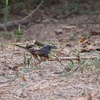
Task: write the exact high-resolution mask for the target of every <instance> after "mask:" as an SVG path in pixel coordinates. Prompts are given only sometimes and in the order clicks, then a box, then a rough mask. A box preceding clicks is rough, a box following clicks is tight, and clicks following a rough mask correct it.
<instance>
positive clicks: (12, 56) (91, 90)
mask: <svg viewBox="0 0 100 100" xmlns="http://www.w3.org/2000/svg"><path fill="white" fill-rule="evenodd" d="M47 20H49V18H47ZM54 21H57V22H56V23H53V22H52V21H51V22H50V23H46V22H45V23H41V24H40V23H39V24H37V23H35V24H33V25H31V26H30V27H29V28H27V29H25V31H24V32H23V34H22V35H21V37H20V41H19V42H18V43H21V44H25V43H27V41H28V42H30V40H31V41H32V40H39V41H41V42H43V43H45V44H55V45H56V46H57V50H58V51H59V52H56V54H57V55H58V56H59V57H61V56H62V57H73V56H75V57H76V56H77V51H76V49H77V50H79V51H80V49H82V44H81V42H80V43H79V41H80V39H81V37H82V36H85V37H86V40H88V39H89V43H90V44H89V45H88V46H97V45H99V46H98V47H100V23H99V22H100V14H81V15H71V16H69V17H67V18H62V19H60V20H56V19H54ZM93 32H94V33H95V34H96V35H91V36H90V34H91V33H93ZM12 33H13V31H12ZM88 36H90V37H88ZM0 41H1V44H2V45H1V46H0V98H1V99H0V100H11V99H12V100H100V63H99V60H100V59H99V60H98V59H96V61H95V60H91V59H88V60H85V63H83V62H84V61H83V60H82V61H80V63H79V62H78V61H73V63H74V64H72V63H71V61H69V60H64V61H62V65H61V64H60V63H59V62H58V61H46V62H42V63H41V64H39V65H37V66H35V64H34V58H32V59H31V60H30V64H29V65H28V64H27V61H25V60H28V59H29V58H30V56H31V55H30V54H29V53H27V51H25V50H23V49H20V48H18V47H15V46H13V43H15V40H14V39H4V38H3V37H2V36H1V37H0ZM55 51H56V50H55ZM52 52H53V51H52ZM99 53H100V52H97V51H93V52H89V53H87V52H86V53H80V55H82V56H83V57H86V56H90V57H91V56H96V57H98V55H99ZM59 57H58V58H59ZM94 61H95V62H94ZM95 63H96V64H95ZM86 64H88V65H86ZM77 66H80V68H79V69H78V70H76V71H75V72H73V69H75V68H77ZM11 68H12V69H11ZM13 68H16V69H13ZM65 68H70V69H71V71H66V70H65ZM63 70H65V71H64V72H63V73H61V74H55V72H61V71H63ZM81 97H83V99H81Z"/></svg>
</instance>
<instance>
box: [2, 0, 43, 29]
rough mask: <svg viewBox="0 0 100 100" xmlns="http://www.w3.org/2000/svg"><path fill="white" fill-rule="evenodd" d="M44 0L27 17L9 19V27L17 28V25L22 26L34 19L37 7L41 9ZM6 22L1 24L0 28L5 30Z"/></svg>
mask: <svg viewBox="0 0 100 100" xmlns="http://www.w3.org/2000/svg"><path fill="white" fill-rule="evenodd" d="M42 3H43V1H42V2H41V3H40V4H39V5H38V6H37V8H36V9H35V10H33V11H32V12H31V13H30V14H29V15H28V16H26V17H25V18H23V19H21V20H17V21H9V22H8V23H7V29H9V30H11V29H12V28H15V27H17V26H19V25H20V26H21V27H24V26H23V25H26V24H28V23H29V22H30V21H32V16H33V14H34V13H35V12H36V10H37V9H39V7H40V6H41V5H42ZM4 27H5V24H0V30H4ZM24 28H25V27H24Z"/></svg>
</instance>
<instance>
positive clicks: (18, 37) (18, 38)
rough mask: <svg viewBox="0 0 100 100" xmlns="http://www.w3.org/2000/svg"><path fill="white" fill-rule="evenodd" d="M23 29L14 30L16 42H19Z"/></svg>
mask: <svg viewBox="0 0 100 100" xmlns="http://www.w3.org/2000/svg"><path fill="white" fill-rule="evenodd" d="M23 31H24V29H21V30H14V37H15V38H16V41H19V40H20V35H22V33H23Z"/></svg>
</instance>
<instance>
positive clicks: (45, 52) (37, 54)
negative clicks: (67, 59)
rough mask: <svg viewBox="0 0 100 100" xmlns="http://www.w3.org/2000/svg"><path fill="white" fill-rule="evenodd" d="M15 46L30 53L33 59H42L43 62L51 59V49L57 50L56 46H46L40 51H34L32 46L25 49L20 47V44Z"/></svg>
mask: <svg viewBox="0 0 100 100" xmlns="http://www.w3.org/2000/svg"><path fill="white" fill-rule="evenodd" d="M15 46H18V47H20V48H23V49H25V50H27V51H28V52H30V53H31V54H32V55H33V57H34V58H35V59H38V60H39V57H40V60H42V61H46V60H47V59H48V58H49V54H50V51H51V49H54V48H56V47H55V46H51V45H46V46H44V47H43V48H41V49H39V50H34V48H33V47H32V46H31V45H28V46H26V47H23V46H20V45H18V44H15Z"/></svg>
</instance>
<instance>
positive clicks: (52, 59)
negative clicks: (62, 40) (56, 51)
mask: <svg viewBox="0 0 100 100" xmlns="http://www.w3.org/2000/svg"><path fill="white" fill-rule="evenodd" d="M58 58H59V60H60V61H61V60H81V59H97V58H98V57H95V56H94V57H80V58H78V57H58ZM57 60H58V59H57V58H50V59H49V61H57Z"/></svg>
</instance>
